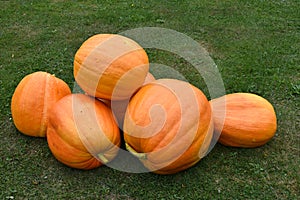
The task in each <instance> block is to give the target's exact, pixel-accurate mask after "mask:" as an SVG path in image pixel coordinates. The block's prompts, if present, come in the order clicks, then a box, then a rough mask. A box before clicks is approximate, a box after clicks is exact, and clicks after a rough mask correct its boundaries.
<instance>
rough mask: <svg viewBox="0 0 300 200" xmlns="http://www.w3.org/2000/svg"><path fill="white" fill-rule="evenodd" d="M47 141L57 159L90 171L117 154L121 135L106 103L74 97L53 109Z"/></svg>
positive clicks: (81, 96) (63, 99)
mask: <svg viewBox="0 0 300 200" xmlns="http://www.w3.org/2000/svg"><path fill="white" fill-rule="evenodd" d="M47 141H48V145H49V148H50V150H51V152H52V153H53V155H54V156H55V157H56V158H57V160H59V161H60V162H62V163H64V164H65V165H67V166H69V167H73V168H77V169H86V170H87V169H93V168H96V167H99V166H100V165H102V164H105V163H107V162H110V161H111V160H112V159H113V158H114V157H115V156H116V155H117V153H118V150H119V146H120V133H119V128H118V126H117V124H116V122H115V121H114V118H113V115H112V112H111V110H110V109H109V108H108V107H107V106H105V105H104V104H103V103H102V102H100V101H98V100H96V99H94V98H91V97H89V96H87V95H84V94H71V95H68V96H65V97H64V98H62V99H61V100H60V101H58V102H57V103H56V104H55V105H54V107H53V109H52V110H51V112H50V115H49V127H48V131H47Z"/></svg>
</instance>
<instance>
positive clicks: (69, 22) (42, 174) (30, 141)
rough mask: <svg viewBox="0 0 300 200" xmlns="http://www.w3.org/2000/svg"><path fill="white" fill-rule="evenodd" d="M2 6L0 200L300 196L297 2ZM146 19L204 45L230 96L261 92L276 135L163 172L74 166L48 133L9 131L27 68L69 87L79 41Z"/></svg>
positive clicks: (163, 56)
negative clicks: (52, 146)
mask: <svg viewBox="0 0 300 200" xmlns="http://www.w3.org/2000/svg"><path fill="white" fill-rule="evenodd" d="M1 6H2V8H1V13H0V25H1V30H0V46H1V54H0V60H1V63H0V86H1V87H0V91H1V96H0V120H1V122H0V126H1V128H0V137H1V140H0V147H1V148H0V155H1V162H0V174H1V175H0V177H1V179H0V199H272V200H273V199H297V198H299V196H300V193H299V191H300V188H299V181H300V173H299V164H300V162H299V161H300V160H299V155H300V154H299V149H300V148H299V147H300V140H299V138H300V137H299V130H300V110H299V107H300V104H299V102H300V99H299V94H300V91H299V88H300V76H299V69H300V59H299V58H300V57H299V52H300V23H299V22H300V18H299V15H298V13H299V12H298V11H299V9H300V4H299V1H296V0H293V1H292V0H285V1H280V0H273V1H264V0H251V1H247V2H245V1H238V0H226V1H208V0H204V1H197V0H191V1H179V0H178V1H172V2H170V1H154V0H151V1H147V2H143V1H135V0H131V1H72V2H71V1H63V0H56V1H54V0H53V1H1ZM145 26H147V27H148V26H154V27H162V28H169V29H174V30H176V31H179V32H181V33H184V34H186V35H188V36H189V37H191V38H193V39H194V40H196V41H198V42H199V43H201V44H202V45H203V46H204V47H205V48H206V49H207V50H208V51H209V53H210V55H211V56H212V58H213V59H214V61H215V63H216V64H217V65H218V67H219V70H220V72H221V75H222V78H223V81H224V84H225V88H226V92H227V93H232V92H252V93H256V94H259V95H261V96H263V97H265V98H266V99H268V100H269V101H270V102H271V103H272V104H273V106H274V108H275V110H276V113H277V117H278V130H277V133H276V135H275V137H274V138H273V139H272V140H271V141H270V142H269V143H268V144H266V145H265V146H263V147H260V148H256V149H238V148H229V147H224V146H222V145H220V144H217V145H216V146H215V148H214V149H213V150H212V151H211V152H210V153H209V154H208V156H206V157H205V158H204V159H203V160H201V161H200V162H199V163H198V164H197V165H196V166H194V167H192V168H190V169H188V170H186V171H183V172H181V173H178V174H175V175H171V176H160V175H156V174H152V173H143V174H133V173H125V172H121V171H117V170H114V169H111V168H109V167H105V166H104V167H100V168H98V169H95V170H90V171H81V170H75V169H71V168H68V167H66V166H64V165H63V164H61V163H59V162H58V161H57V160H55V158H54V157H53V156H52V154H51V152H50V151H49V149H48V147H47V142H46V140H45V139H43V138H31V137H27V136H24V135H22V134H21V133H20V132H18V131H17V130H16V128H15V127H14V125H13V123H12V119H11V114H10V99H11V96H12V94H13V91H14V88H15V87H16V86H17V84H18V82H19V81H20V80H21V79H22V78H23V77H24V76H25V75H27V74H29V73H32V72H34V71H37V70H43V71H48V72H50V73H53V74H55V75H56V76H57V77H59V78H62V79H63V80H65V81H66V82H67V83H68V84H69V85H70V87H71V88H72V87H73V83H74V79H73V76H72V62H73V57H74V54H75V52H76V50H77V49H78V48H79V46H80V45H81V43H82V42H83V41H84V40H85V39H87V38H88V37H90V36H91V35H94V34H96V33H119V32H122V31H126V30H128V29H132V28H138V27H145ZM147 52H148V54H149V58H150V61H151V62H157V63H163V64H165V65H168V66H174V67H175V68H176V69H177V70H179V71H180V72H182V73H183V74H184V75H185V76H186V77H187V79H188V80H189V81H190V82H191V83H193V84H195V85H196V86H198V87H201V86H202V83H201V81H199V79H198V78H197V77H195V76H193V73H191V70H190V69H189V68H188V67H186V66H188V63H186V62H185V61H184V60H182V59H180V58H178V57H176V56H175V55H172V54H170V53H168V52H163V51H159V50H154V49H147ZM154 75H155V74H154ZM203 90H205V88H203Z"/></svg>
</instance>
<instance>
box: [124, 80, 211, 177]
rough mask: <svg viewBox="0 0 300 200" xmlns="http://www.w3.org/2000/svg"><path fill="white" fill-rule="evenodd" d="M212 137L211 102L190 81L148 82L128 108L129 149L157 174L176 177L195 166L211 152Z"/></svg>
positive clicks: (125, 133)
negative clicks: (176, 174)
mask: <svg viewBox="0 0 300 200" xmlns="http://www.w3.org/2000/svg"><path fill="white" fill-rule="evenodd" d="M212 136H213V122H212V116H211V108H210V105H209V102H208V100H207V98H206V97H205V95H204V94H203V93H202V92H201V91H200V90H199V89H198V88H196V87H194V86H192V85H191V84H189V83H187V82H183V81H180V80H175V79H159V80H156V81H153V82H151V83H148V84H146V85H145V86H143V87H142V88H141V89H139V91H138V92H137V93H136V94H135V95H134V96H133V97H132V99H131V100H130V102H129V105H128V107H127V111H126V114H125V119H124V139H125V142H126V148H127V150H128V151H129V152H131V153H132V154H133V155H135V156H137V157H138V158H139V159H140V161H141V162H142V163H143V164H144V165H145V166H146V167H147V168H148V169H149V170H150V171H153V172H154V173H158V174H173V173H176V172H179V171H182V170H184V169H187V168H189V167H191V166H193V165H194V164H196V163H197V162H198V161H199V160H200V159H201V158H202V157H204V156H205V154H206V153H207V150H208V148H209V145H210V142H211V139H212Z"/></svg>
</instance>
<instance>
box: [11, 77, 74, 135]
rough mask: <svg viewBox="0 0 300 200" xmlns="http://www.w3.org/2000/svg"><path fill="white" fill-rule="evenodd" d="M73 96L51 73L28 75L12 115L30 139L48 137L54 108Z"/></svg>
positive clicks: (15, 95)
mask: <svg viewBox="0 0 300 200" xmlns="http://www.w3.org/2000/svg"><path fill="white" fill-rule="evenodd" d="M70 93H71V90H70V88H69V86H68V85H67V84H66V83H65V82H64V81H63V80H61V79H59V78H57V77H55V76H54V75H51V74H49V73H47V72H42V71H38V72H34V73H31V74H28V75H26V76H25V77H24V78H23V79H22V80H21V81H20V82H19V84H18V85H17V87H16V88H15V91H14V93H13V95H12V99H11V114H12V119H13V122H14V124H15V126H16V128H17V129H18V130H19V131H20V132H21V133H23V134H25V135H28V136H35V137H45V135H46V130H47V126H48V113H49V111H50V109H51V108H52V106H53V104H54V103H55V102H57V101H58V100H59V99H61V98H62V97H64V96H66V95H68V94H70Z"/></svg>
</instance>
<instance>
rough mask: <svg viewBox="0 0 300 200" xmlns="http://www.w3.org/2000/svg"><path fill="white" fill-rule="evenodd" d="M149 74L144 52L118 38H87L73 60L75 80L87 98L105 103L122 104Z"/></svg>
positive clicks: (129, 41)
mask: <svg viewBox="0 0 300 200" xmlns="http://www.w3.org/2000/svg"><path fill="white" fill-rule="evenodd" d="M148 71H149V60H148V56H147V53H146V52H145V50H144V49H143V48H142V47H141V46H140V45H139V44H137V43H136V42H135V41H133V40H131V39H129V38H127V37H124V36H121V35H117V34H97V35H94V36H92V37H90V38H88V39H87V40H86V41H85V42H84V43H83V44H82V45H81V46H80V48H79V49H78V50H77V52H76V54H75V58H74V77H75V80H76V82H77V83H78V85H79V86H80V87H81V88H82V90H84V91H85V92H86V93H87V94H89V95H91V96H94V97H97V98H101V99H107V100H112V99H113V100H124V99H128V98H130V96H131V95H132V94H133V93H134V92H135V91H136V90H137V89H138V88H139V87H141V86H142V84H143V83H144V80H145V78H146V76H147V73H148Z"/></svg>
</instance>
